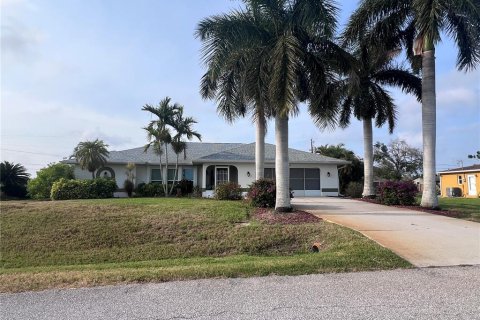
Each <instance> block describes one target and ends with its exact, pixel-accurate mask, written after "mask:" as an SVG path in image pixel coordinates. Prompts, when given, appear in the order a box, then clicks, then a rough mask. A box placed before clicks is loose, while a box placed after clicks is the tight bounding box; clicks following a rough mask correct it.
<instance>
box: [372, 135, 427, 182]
mask: <svg viewBox="0 0 480 320" xmlns="http://www.w3.org/2000/svg"><path fill="white" fill-rule="evenodd" d="M373 159H374V160H375V163H376V164H377V166H378V173H377V174H378V176H379V177H382V178H385V179H392V180H402V179H404V180H406V179H407V180H408V179H415V178H418V177H420V176H421V174H422V166H423V161H422V159H423V158H422V151H421V150H420V149H418V148H414V147H412V146H410V145H408V144H407V143H406V142H405V141H404V140H399V139H396V140H393V141H391V142H390V143H389V144H388V145H385V144H383V143H380V142H377V143H375V145H374V152H373Z"/></svg>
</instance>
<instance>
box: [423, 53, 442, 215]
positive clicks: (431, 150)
mask: <svg viewBox="0 0 480 320" xmlns="http://www.w3.org/2000/svg"><path fill="white" fill-rule="evenodd" d="M422 131H423V192H422V202H421V206H422V207H426V208H435V207H437V206H438V198H437V185H436V176H435V144H436V134H437V132H436V95H435V50H434V49H432V50H428V51H424V52H423V55H422Z"/></svg>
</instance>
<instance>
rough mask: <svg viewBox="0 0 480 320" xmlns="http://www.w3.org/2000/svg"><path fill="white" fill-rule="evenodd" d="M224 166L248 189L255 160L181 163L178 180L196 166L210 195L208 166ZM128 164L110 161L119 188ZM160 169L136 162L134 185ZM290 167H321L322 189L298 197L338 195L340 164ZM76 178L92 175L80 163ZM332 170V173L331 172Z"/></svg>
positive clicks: (197, 179)
mask: <svg viewBox="0 0 480 320" xmlns="http://www.w3.org/2000/svg"><path fill="white" fill-rule="evenodd" d="M211 165H212V166H217V167H225V166H234V167H236V168H237V171H238V184H239V185H240V187H241V188H248V186H249V185H250V184H252V183H253V182H254V181H255V164H253V163H237V164H232V163H228V164H222V163H204V164H202V165H194V166H191V165H187V166H180V165H179V167H178V169H179V180H181V179H182V176H181V172H182V169H183V168H184V167H185V168H192V169H193V178H194V181H193V185H194V186H199V187H200V188H202V190H203V193H204V196H206V197H211V196H213V190H205V189H206V179H205V173H206V169H207V167H209V166H211ZM125 166H126V164H107V165H106V167H108V168H111V169H112V170H113V171H114V172H115V181H116V183H117V186H118V187H119V189H122V188H123V183H124V181H125V179H126V168H125ZM274 167H275V165H274V164H273V163H266V164H265V168H274ZM156 168H158V165H156V164H137V165H136V166H135V170H134V174H135V181H134V182H135V185H136V186H137V185H138V184H140V183H149V182H151V169H156ZM290 168H318V169H319V170H320V190H292V191H293V192H294V196H296V197H305V196H307V197H309V196H310V197H311V196H338V192H339V180H338V170H337V165H335V164H332V165H329V164H301V163H294V164H290ZM169 169H175V166H174V165H173V166H172V165H169ZM74 172H75V177H76V178H77V179H91V178H92V175H91V173H90V172H88V171H87V170H81V169H80V166H78V165H76V166H75V170H74ZM248 173H250V176H249V174H248ZM329 173H330V175H329ZM163 175H164V176H165V175H166V170H165V165H163Z"/></svg>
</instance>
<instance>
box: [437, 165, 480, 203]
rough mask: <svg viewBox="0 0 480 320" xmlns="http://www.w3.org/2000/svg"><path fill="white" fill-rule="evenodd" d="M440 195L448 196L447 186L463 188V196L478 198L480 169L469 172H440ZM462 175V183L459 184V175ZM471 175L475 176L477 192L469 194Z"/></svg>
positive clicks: (479, 192)
mask: <svg viewBox="0 0 480 320" xmlns="http://www.w3.org/2000/svg"><path fill="white" fill-rule="evenodd" d="M439 175H440V195H441V197H447V188H460V189H461V190H462V197H465V198H478V197H479V194H480V171H469V172H451V173H440V174H439ZM459 176H461V180H462V183H461V184H459V183H458V182H459V181H458V177H459ZM469 176H474V177H475V178H474V179H475V187H476V194H475V195H470V194H469Z"/></svg>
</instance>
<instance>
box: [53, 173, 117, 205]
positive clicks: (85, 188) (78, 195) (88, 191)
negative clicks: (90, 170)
mask: <svg viewBox="0 0 480 320" xmlns="http://www.w3.org/2000/svg"><path fill="white" fill-rule="evenodd" d="M115 190H117V184H116V182H115V180H113V179H104V178H98V179H93V180H67V179H64V178H61V179H60V180H58V181H56V182H54V183H53V186H52V190H51V194H50V198H51V199H52V200H70V199H98V198H112V197H113V193H114V192H115Z"/></svg>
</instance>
